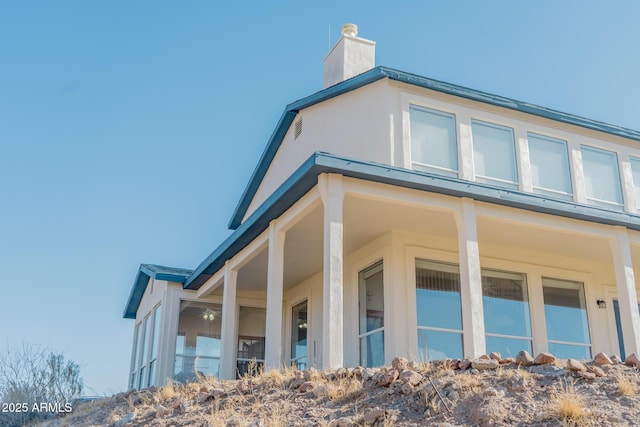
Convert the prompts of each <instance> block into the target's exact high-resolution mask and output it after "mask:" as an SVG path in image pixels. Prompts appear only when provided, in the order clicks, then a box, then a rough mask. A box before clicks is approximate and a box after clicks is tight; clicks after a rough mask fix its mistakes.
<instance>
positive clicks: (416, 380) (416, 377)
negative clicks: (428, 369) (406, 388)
mask: <svg viewBox="0 0 640 427" xmlns="http://www.w3.org/2000/svg"><path fill="white" fill-rule="evenodd" d="M400 380H401V381H402V382H403V383H409V384H411V385H412V386H415V385H418V384H420V383H421V382H422V375H420V374H419V373H417V372H415V371H408V370H407V371H403V372H402V373H401V374H400Z"/></svg>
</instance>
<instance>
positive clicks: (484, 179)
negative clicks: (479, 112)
mask: <svg viewBox="0 0 640 427" xmlns="http://www.w3.org/2000/svg"><path fill="white" fill-rule="evenodd" d="M474 125H478V126H485V127H489V128H494V129H498V130H503V131H504V130H506V131H508V132H509V133H510V134H511V148H512V154H513V158H512V160H513V172H514V177H515V181H509V180H506V179H503V178H496V177H492V176H488V175H480V174H479V173H478V172H477V165H476V160H477V159H476V140H475V138H474V132H473V127H474ZM470 127H471V141H472V150H473V171H474V179H475V180H476V182H479V183H483V184H488V185H496V186H499V187H503V188H507V189H510V190H518V189H519V186H520V181H521V177H520V168H519V165H518V149H517V146H516V128H515V127H512V126H507V125H502V124H498V123H494V122H488V121H486V120H481V119H474V118H472V119H471V121H470ZM478 178H480V180H478Z"/></svg>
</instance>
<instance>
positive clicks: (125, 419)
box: [115, 412, 136, 427]
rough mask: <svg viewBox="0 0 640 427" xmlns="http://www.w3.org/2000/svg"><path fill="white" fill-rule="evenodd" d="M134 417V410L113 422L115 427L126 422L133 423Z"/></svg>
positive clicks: (119, 426)
mask: <svg viewBox="0 0 640 427" xmlns="http://www.w3.org/2000/svg"><path fill="white" fill-rule="evenodd" d="M135 419H136V413H135V412H129V413H128V414H127V415H125V416H124V417H122V418H120V420H119V421H118V422H117V423H116V424H115V427H124V426H126V425H127V424H130V423H133V422H134V421H135Z"/></svg>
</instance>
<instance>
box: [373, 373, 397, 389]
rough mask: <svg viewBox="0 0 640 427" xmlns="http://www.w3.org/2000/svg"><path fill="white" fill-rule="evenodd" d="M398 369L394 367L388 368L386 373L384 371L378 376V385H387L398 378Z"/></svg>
mask: <svg viewBox="0 0 640 427" xmlns="http://www.w3.org/2000/svg"><path fill="white" fill-rule="evenodd" d="M398 376H399V374H398V371H396V370H395V369H392V370H390V371H389V372H387V373H384V374H382V375H380V376H379V377H378V385H380V386H381V387H388V386H389V385H391V383H392V382H394V381H395V380H397V379H398Z"/></svg>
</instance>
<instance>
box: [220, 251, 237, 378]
mask: <svg viewBox="0 0 640 427" xmlns="http://www.w3.org/2000/svg"><path fill="white" fill-rule="evenodd" d="M224 269H225V270H224V292H223V294H222V331H221V334H220V335H221V337H220V341H221V342H220V346H221V355H220V379H223V380H234V379H235V378H236V365H235V357H236V347H237V345H238V344H237V342H236V331H237V330H238V325H237V324H236V323H237V318H238V315H237V310H236V285H237V283H236V282H237V279H238V271H237V270H233V269H231V267H230V265H229V261H227V262H226V263H225V265H224Z"/></svg>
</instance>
